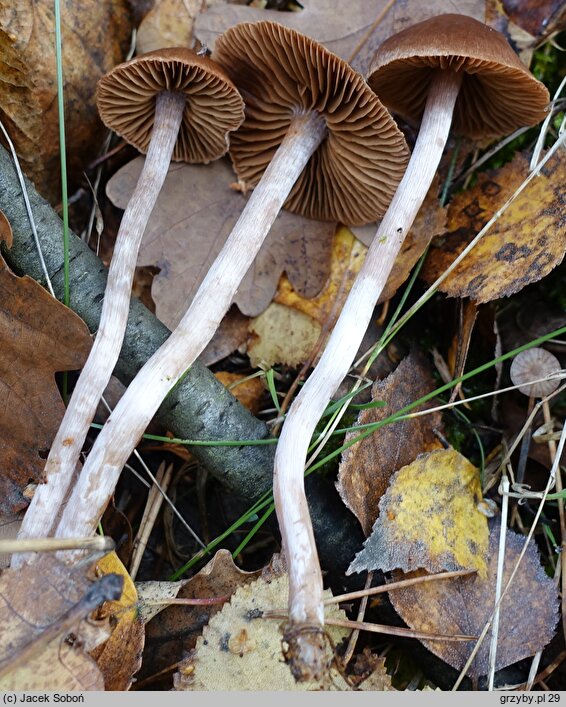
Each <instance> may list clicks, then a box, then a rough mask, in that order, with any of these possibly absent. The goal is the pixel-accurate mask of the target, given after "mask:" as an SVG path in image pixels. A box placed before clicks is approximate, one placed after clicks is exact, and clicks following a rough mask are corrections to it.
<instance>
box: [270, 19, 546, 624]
mask: <svg viewBox="0 0 566 707" xmlns="http://www.w3.org/2000/svg"><path fill="white" fill-rule="evenodd" d="M368 83H369V85H370V86H371V87H372V88H373V89H374V90H375V91H376V92H377V94H378V95H379V97H380V99H381V100H382V101H383V102H384V103H385V104H386V105H387V106H388V107H390V108H392V109H393V110H397V111H398V112H400V113H401V114H402V115H403V116H404V117H406V118H408V119H412V120H413V121H419V120H420V130H419V134H418V138H417V141H416V144H415V147H414V150H413V154H412V156H411V160H410V162H409V165H408V167H407V171H406V172H405V175H404V177H403V179H402V181H401V183H400V185H399V188H398V189H397V192H396V194H395V196H394V197H393V199H392V201H391V204H390V205H389V208H388V210H387V212H386V214H385V216H384V217H383V219H382V221H381V223H380V224H379V226H378V229H377V232H376V234H375V236H374V238H373V241H372V243H371V245H370V248H369V250H368V252H367V255H366V258H365V261H364V264H363V266H362V268H361V270H360V272H359V274H358V276H357V277H356V280H355V282H354V285H353V287H352V289H351V291H350V293H349V295H348V298H347V300H346V302H345V304H344V307H343V309H342V312H341V314H340V317H339V318H338V321H337V323H336V325H335V327H334V330H333V332H332V334H331V336H330V338H329V340H328V342H327V344H326V348H325V350H324V353H323V355H322V356H321V358H320V360H319V362H318V364H317V366H316V367H315V369H314V371H313V372H312V373H311V375H310V376H309V378H308V380H307V381H306V383H305V385H304V386H303V387H302V389H301V392H300V393H299V395H298V396H297V397H296V399H295V401H294V402H293V404H292V406H291V407H290V409H289V412H288V413H287V417H286V420H285V423H284V425H283V429H282V432H281V436H280V438H279V443H278V445H277V450H276V454H275V477H274V496H275V504H276V509H277V514H278V518H279V522H280V526H281V532H282V535H283V542H284V546H285V551H286V554H287V560H288V563H289V565H290V568H289V572H290V574H291V575H293V574H294V573H296V574H297V575H298V579H297V585H298V586H300V587H308V586H309V583H310V582H311V579H310V578H311V577H312V576H313V575H314V570H313V568H312V558H313V557H316V550H315V548H314V545H313V542H312V530H311V527H310V519H309V518H308V509H307V505H306V500H305V498H304V484H303V474H304V468H305V460H306V456H307V450H308V447H309V444H310V442H311V437H312V434H313V432H314V429H315V427H316V424H317V422H318V421H319V419H320V417H321V415H322V414H323V412H324V410H325V408H326V406H327V404H328V402H329V400H330V398H331V396H332V395H333V393H334V392H335V391H336V389H337V388H338V386H339V385H340V383H341V382H342V380H343V379H344V377H345V376H346V375H347V373H348V370H349V368H350V366H351V364H352V362H353V360H354V358H355V355H356V353H357V351H358V348H359V346H360V343H361V341H362V338H363V335H364V333H365V331H366V329H367V327H368V324H369V322H370V318H371V316H372V313H373V310H374V307H375V303H376V302H377V300H378V298H379V296H380V294H381V292H382V290H383V287H384V286H385V283H386V281H387V278H388V276H389V273H390V272H391V269H392V267H393V264H394V262H395V258H396V257H397V254H398V252H399V250H400V248H401V245H402V243H403V239H404V238H405V236H406V234H407V232H408V231H409V229H410V228H411V225H412V223H413V220H414V218H415V216H416V214H417V212H418V210H419V208H420V206H421V204H422V202H423V200H424V198H425V196H426V194H427V192H428V190H429V187H430V185H431V182H432V179H433V177H434V174H435V172H436V169H437V167H438V163H439V161H440V158H441V156H442V153H443V151H444V146H445V144H446V140H447V138H448V133H449V131H450V127H451V125H452V124H453V129H454V132H456V133H459V134H462V135H468V136H471V137H478V136H480V135H482V136H495V135H500V134H502V133H506V132H509V131H511V130H513V129H514V128H517V127H519V126H522V125H531V124H533V123H536V122H537V121H539V120H541V119H542V118H544V115H545V108H546V105H547V104H548V101H549V95H548V92H547V90H546V88H545V87H544V86H543V85H542V84H541V83H540V82H538V81H537V80H536V79H535V78H534V77H533V76H532V75H531V74H530V73H529V71H528V70H527V69H526V68H525V67H524V66H523V65H522V63H521V62H520V60H519V59H518V57H517V56H516V55H515V53H514V52H513V50H512V49H511V47H510V46H509V45H508V44H507V42H506V40H505V38H504V37H503V36H502V35H501V34H499V33H498V32H496V31H495V30H493V29H491V28H489V27H487V26H486V25H484V24H482V23H481V22H478V21H476V20H474V19H472V18H470V17H466V16H464V15H441V16H439V17H434V18H431V19H429V20H426V21H425V22H421V23H420V24H417V25H414V26H412V27H409V28H408V29H406V30H404V31H402V32H400V33H399V34H396V35H395V36H393V37H390V38H389V39H387V40H386V41H385V42H384V43H383V44H382V45H381V47H380V48H379V49H378V51H377V53H376V55H375V57H374V59H373V63H372V66H371V69H370V73H369V77H368ZM290 489H291V490H292V492H291V491H290ZM293 563H296V566H295V567H294V566H293ZM307 568H308V571H307ZM291 591H294V586H293V585H292V586H291ZM313 596H314V594H311V597H310V599H309V612H310V614H312V613H313V607H312V601H313ZM289 601H290V604H291V607H292V608H291V609H290V615H291V616H293V617H297V616H300V614H301V611H303V612H304V606H305V605H304V601H303V598H302V596H301V595H300V594H297V595H296V596H290V599H289Z"/></svg>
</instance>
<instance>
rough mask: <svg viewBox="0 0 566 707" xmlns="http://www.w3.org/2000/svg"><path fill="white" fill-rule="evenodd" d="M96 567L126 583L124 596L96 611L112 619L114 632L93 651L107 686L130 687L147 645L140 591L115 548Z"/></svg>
mask: <svg viewBox="0 0 566 707" xmlns="http://www.w3.org/2000/svg"><path fill="white" fill-rule="evenodd" d="M97 569H98V571H99V572H101V573H102V574H111V573H114V574H118V575H119V576H120V577H122V578H123V579H124V586H123V589H122V596H121V597H120V598H119V599H118V600H116V601H108V602H105V603H104V604H103V606H102V607H101V608H100V610H99V611H98V613H97V618H98V619H108V620H109V621H110V625H111V628H112V633H111V635H110V638H109V639H108V640H107V641H106V643H105V644H104V645H103V646H101V647H100V648H99V649H97V650H96V651H94V652H92V653H91V655H92V657H93V658H94V659H95V660H96V663H97V665H98V667H99V668H100V671H101V672H102V675H103V676H104V686H105V689H106V690H122V691H123V690H128V689H129V688H130V686H131V684H132V682H133V679H134V675H135V674H136V673H137V671H138V670H139V668H140V665H141V655H142V650H143V646H144V624H143V622H142V621H141V620H140V618H139V617H138V612H137V606H136V602H137V599H138V594H137V591H136V588H135V586H134V583H133V582H132V580H131V578H130V575H129V574H128V572H127V570H126V568H125V567H124V565H123V564H122V563H121V562H120V560H119V559H118V556H117V555H116V553H115V552H111V553H109V554H108V555H106V556H105V557H103V558H102V559H101V560H100V561H99V562H97Z"/></svg>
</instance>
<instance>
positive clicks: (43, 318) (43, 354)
mask: <svg viewBox="0 0 566 707" xmlns="http://www.w3.org/2000/svg"><path fill="white" fill-rule="evenodd" d="M0 301H1V302H2V309H1V310H0V400H2V405H1V407H0V467H1V468H2V475H1V476H0V515H3V514H4V513H7V514H8V515H9V514H10V513H13V512H16V511H18V510H21V509H23V508H25V507H26V506H27V503H28V502H27V501H26V500H25V499H24V497H23V496H22V490H23V489H24V488H25V486H26V485H27V484H29V483H30V482H32V481H34V482H38V481H39V480H40V479H41V474H42V472H43V467H44V465H45V455H46V451H47V450H48V449H49V446H50V444H51V441H52V439H53V437H54V436H55V433H56V432H57V428H58V427H59V423H60V422H61V419H62V417H63V413H64V410H65V409H64V406H63V401H62V400H61V396H60V395H59V391H58V389H57V386H56V384H55V372H56V371H71V370H77V369H79V368H80V367H81V366H82V364H83V363H84V361H85V359H86V357H87V355H88V351H89V349H90V345H91V339H90V334H89V332H88V329H87V327H86V325H85V324H84V322H83V321H82V320H81V319H80V318H79V317H78V316H77V315H76V314H75V313H74V312H72V311H71V310H70V309H68V308H67V307H65V306H64V305H62V304H61V303H60V302H58V301H57V300H56V299H54V298H53V297H51V295H50V294H49V293H48V292H47V291H46V290H44V289H43V287H41V285H39V284H38V283H37V282H35V280H32V279H31V278H30V277H27V276H25V277H21V278H20V277H17V276H16V275H14V274H13V273H12V272H11V271H10V270H9V269H8V267H7V266H6V264H5V263H4V260H2V259H1V258H0Z"/></svg>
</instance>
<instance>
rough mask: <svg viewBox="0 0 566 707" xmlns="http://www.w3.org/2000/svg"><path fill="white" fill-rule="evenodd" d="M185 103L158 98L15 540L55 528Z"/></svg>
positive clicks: (116, 342) (121, 323)
mask: <svg viewBox="0 0 566 707" xmlns="http://www.w3.org/2000/svg"><path fill="white" fill-rule="evenodd" d="M185 103H186V97H185V94H183V93H171V92H168V91H164V92H162V93H160V94H159V96H158V97H157V100H156V106H155V121H154V126H153V132H152V136H151V142H150V145H149V149H148V152H147V157H146V160H145V163H144V167H143V170H142V173H141V175H140V177H139V180H138V183H137V185H136V188H135V191H134V193H133V194H132V197H131V199H130V201H129V202H128V205H127V207H126V210H125V211H124V215H123V218H122V222H121V224H120V229H119V231H118V235H117V237H116V243H115V246H114V253H113V256H112V262H111V263H110V268H109V272H108V284H107V286H106V291H105V295H104V302H103V305H102V313H101V317H100V325H99V328H98V332H97V334H96V338H95V340H94V344H93V346H92V349H91V351H90V354H89V356H88V359H87V361H86V363H85V365H84V368H83V369H82V372H81V375H80V377H79V379H78V381H77V384H76V386H75V389H74V391H73V395H72V397H71V399H70V401H69V405H68V407H67V409H66V411H65V415H64V417H63V420H62V422H61V425H60V427H59V430H58V432H57V435H56V437H55V439H54V441H53V444H52V446H51V450H50V452H49V456H48V458H47V462H46V464H45V477H46V479H47V483H46V484H40V485H39V486H38V487H37V489H36V491H35V494H34V496H33V499H32V501H31V504H30V506H29V508H28V510H27V512H26V515H25V517H24V521H23V524H22V527H21V529H20V533H19V536H18V537H20V538H30V537H38V538H39V537H46V536H48V535H50V534H51V533H52V532H53V531H54V529H55V526H56V522H57V519H58V517H59V513H60V509H61V506H62V504H63V502H64V500H65V496H66V495H67V492H68V490H69V488H70V485H71V482H72V480H73V476H74V471H75V468H76V466H77V463H78V461H79V455H80V452H81V449H82V446H83V443H84V440H85V438H86V435H87V432H88V429H89V426H90V423H91V422H92V419H93V418H94V413H95V412H96V407H97V405H98V403H99V401H100V398H101V396H102V394H103V392H104V389H105V388H106V385H107V384H108V381H109V380H110V376H111V375H112V371H113V370H114V366H115V365H116V362H117V360H118V356H119V354H120V349H121V347H122V341H123V339H124V333H125V331H126V323H127V320H128V311H129V307H130V297H131V290H132V280H133V277H134V272H135V266H136V261H137V257H138V250H139V246H140V242H141V239H142V236H143V233H144V231H145V228H146V225H147V222H148V220H149V217H150V215H151V212H152V210H153V207H154V205H155V202H156V200H157V197H158V195H159V192H160V191H161V187H162V186H163V182H164V181H165V177H166V176H167V171H168V169H169V164H170V162H171V156H172V155H173V148H174V147H175V142H176V140H177V134H178V132H179V127H180V125H181V121H182V118H183V111H184V109H185ZM29 560H30V556H29V555H28V556H27V557H26V556H23V555H16V556H14V557H13V558H12V567H18V566H20V565H21V564H23V562H24V561H25V562H29Z"/></svg>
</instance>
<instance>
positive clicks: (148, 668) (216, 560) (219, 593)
mask: <svg viewBox="0 0 566 707" xmlns="http://www.w3.org/2000/svg"><path fill="white" fill-rule="evenodd" d="M259 575H260V572H242V570H240V569H239V568H238V567H236V565H235V564H234V561H233V560H232V556H231V554H230V553H229V552H228V550H219V551H218V552H217V553H216V555H215V556H214V557H213V558H212V560H211V561H210V562H209V563H208V564H207V565H206V566H205V567H203V568H202V569H201V570H200V572H199V573H198V574H196V575H195V576H194V577H192V578H191V579H190V580H189V581H188V582H185V583H184V586H183V587H182V588H181V589H180V590H179V591H178V593H177V597H179V598H180V599H182V598H186V599H195V598H201V599H204V598H210V597H225V596H231V595H232V594H233V593H234V592H235V591H236V589H237V588H238V587H239V586H241V585H243V584H248V583H249V582H252V581H253V580H254V579H256V578H257V577H258V576H259ZM221 609H222V604H211V605H208V606H206V605H200V606H169V607H167V608H166V609H164V610H163V611H161V612H160V613H159V614H158V615H157V616H156V617H155V618H153V619H152V620H151V621H150V622H149V623H148V625H147V626H146V650H145V654H144V660H143V665H142V669H141V675H140V677H144V676H147V675H154V674H156V673H158V672H159V671H160V670H163V669H165V668H168V667H169V666H171V665H174V664H175V663H177V662H178V661H179V660H181V658H182V657H184V656H185V655H186V654H187V653H188V652H189V651H190V650H192V649H193V648H194V647H195V643H196V640H197V637H198V636H199V635H200V634H201V632H202V629H203V627H204V626H206V624H207V623H208V621H209V619H210V618H211V617H212V616H214V614H216V613H217V612H218V611H220V610H221Z"/></svg>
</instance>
